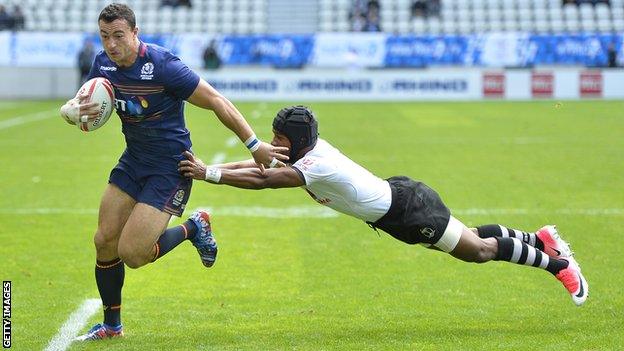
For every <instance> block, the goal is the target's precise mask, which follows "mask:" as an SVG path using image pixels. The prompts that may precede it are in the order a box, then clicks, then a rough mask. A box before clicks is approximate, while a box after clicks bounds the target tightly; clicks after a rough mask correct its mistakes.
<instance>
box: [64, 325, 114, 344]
mask: <svg viewBox="0 0 624 351" xmlns="http://www.w3.org/2000/svg"><path fill="white" fill-rule="evenodd" d="M123 335H124V333H123V327H122V326H121V325H120V326H118V327H109V326H107V325H106V324H96V325H94V326H93V327H92V328H91V329H89V331H88V332H87V333H86V334H83V335H80V336H78V337H76V338H75V339H74V340H76V341H92V340H102V339H110V338H117V337H121V336H123Z"/></svg>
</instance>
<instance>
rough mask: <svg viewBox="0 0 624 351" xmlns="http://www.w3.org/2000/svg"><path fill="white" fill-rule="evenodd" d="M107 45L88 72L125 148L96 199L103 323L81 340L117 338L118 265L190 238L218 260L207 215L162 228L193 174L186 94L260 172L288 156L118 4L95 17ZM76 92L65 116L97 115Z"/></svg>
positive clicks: (206, 259) (140, 261)
mask: <svg viewBox="0 0 624 351" xmlns="http://www.w3.org/2000/svg"><path fill="white" fill-rule="evenodd" d="M98 24H99V29H100V37H101V40H102V45H103V47H104V50H103V51H102V52H100V53H98V55H97V56H96V58H95V60H94V63H93V65H92V67H91V72H90V73H89V77H88V79H91V78H94V77H104V78H106V79H108V80H109V81H110V82H111V83H112V85H113V87H114V90H115V108H116V110H117V114H118V115H119V117H120V118H121V121H122V131H123V134H124V136H125V139H126V145H127V146H126V149H125V151H124V152H123V154H122V155H121V158H120V159H119V163H118V164H117V165H116V166H115V168H114V169H113V170H112V171H111V173H110V178H109V184H108V186H107V188H106V190H105V191H104V194H103V196H102V200H101V203H100V211H99V219H98V228H97V231H96V233H95V237H94V242H95V247H96V256H97V257H96V267H95V278H96V282H97V286H98V291H99V293H100V297H101V298H102V303H103V306H104V322H103V323H102V324H97V325H95V326H94V327H93V328H91V330H89V331H88V332H87V333H86V334H85V335H82V336H80V337H79V338H78V339H79V340H98V339H105V338H110V337H116V336H122V335H123V329H122V324H121V314H120V309H121V290H122V286H123V283H124V264H125V265H127V266H128V267H130V268H139V267H141V266H143V265H145V264H147V263H150V262H153V261H155V260H157V259H158V258H160V257H162V256H163V255H165V254H166V253H167V252H169V251H171V250H172V249H173V248H174V247H176V246H177V245H178V244H180V243H181V242H182V241H184V240H186V239H188V240H190V241H191V242H192V243H193V245H194V246H195V247H196V248H197V251H198V253H199V255H200V258H201V261H202V263H203V264H204V265H205V266H206V267H210V266H212V265H213V264H214V261H215V259H216V255H217V245H216V242H215V240H214V238H213V236H212V232H211V229H210V221H209V216H208V213H206V212H204V211H197V212H195V213H193V214H192V215H191V217H190V218H189V220H187V221H186V222H184V223H183V224H181V225H179V226H177V227H173V228H169V229H166V228H167V225H168V223H169V220H170V218H171V215H175V216H181V215H182V212H183V211H184V207H185V205H186V203H187V201H188V198H189V195H190V191H191V184H192V180H191V179H189V178H186V177H183V176H182V175H180V173H179V172H178V169H177V167H178V166H177V165H178V162H179V161H180V160H182V159H184V157H183V156H182V153H183V152H184V151H186V150H190V148H191V140H190V133H189V131H188V130H187V129H186V126H185V122H184V115H183V112H184V100H186V101H188V102H190V103H192V104H193V105H196V106H199V107H202V108H205V109H209V110H212V111H214V113H215V114H216V116H217V117H218V118H219V120H220V121H221V123H222V124H223V125H225V126H226V127H227V128H229V129H230V130H232V131H233V132H234V133H235V134H236V135H237V136H238V137H239V138H240V139H241V140H242V141H244V143H245V145H246V146H247V147H248V149H249V150H250V151H251V153H252V155H253V159H254V160H255V161H254V162H255V164H256V166H257V167H258V169H259V171H260V172H264V166H265V165H267V166H268V165H269V164H270V163H271V162H272V164H276V163H277V164H280V163H281V161H278V159H279V160H287V159H288V157H287V156H284V155H282V153H283V152H285V151H286V150H287V148H285V147H275V146H273V145H270V144H268V143H265V142H261V141H259V140H258V139H257V138H256V137H255V134H254V133H253V130H252V129H251V128H250V126H249V125H248V124H247V122H246V120H245V119H244V118H243V116H242V115H241V114H240V112H239V111H238V110H237V109H236V108H235V107H234V105H233V104H232V103H231V102H230V101H228V100H227V99H226V98H225V97H223V96H222V95H221V94H220V93H219V92H217V91H216V90H215V89H214V88H212V87H211V86H210V85H209V84H208V83H207V82H205V81H204V80H202V79H201V78H200V77H199V76H198V75H197V74H196V73H194V72H193V71H192V70H190V69H189V68H188V67H187V66H186V65H185V64H184V63H182V62H181V61H180V60H179V59H178V58H177V57H176V56H175V55H173V54H172V53H170V52H169V51H168V50H166V49H164V48H161V47H159V46H156V45H152V44H147V43H144V42H141V41H140V40H139V38H138V36H137V34H138V28H137V27H136V20H135V15H134V12H133V11H132V9H130V8H129V7H128V6H127V5H123V4H110V5H108V6H106V7H105V8H104V9H103V10H102V12H101V13H100V16H99V18H98ZM86 99H87V96H86V95H81V96H76V97H75V98H73V99H71V100H69V101H68V102H67V103H66V104H65V105H63V107H61V115H62V116H63V118H65V120H66V121H67V122H69V123H71V124H75V123H77V122H79V121H81V119H89V120H90V119H93V118H95V117H96V116H97V114H98V112H99V111H98V106H96V105H97V104H96V103H87V102H86Z"/></svg>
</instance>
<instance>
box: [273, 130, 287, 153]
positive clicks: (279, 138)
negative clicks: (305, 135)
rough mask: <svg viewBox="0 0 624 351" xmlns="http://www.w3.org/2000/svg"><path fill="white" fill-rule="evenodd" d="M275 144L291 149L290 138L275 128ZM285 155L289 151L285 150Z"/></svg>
mask: <svg viewBox="0 0 624 351" xmlns="http://www.w3.org/2000/svg"><path fill="white" fill-rule="evenodd" d="M271 145H273V146H285V147H287V148H288V149H289V150H290V140H288V138H287V137H286V136H285V135H284V134H280V133H278V132H277V131H275V130H273V140H271ZM283 154H284V155H288V152H283Z"/></svg>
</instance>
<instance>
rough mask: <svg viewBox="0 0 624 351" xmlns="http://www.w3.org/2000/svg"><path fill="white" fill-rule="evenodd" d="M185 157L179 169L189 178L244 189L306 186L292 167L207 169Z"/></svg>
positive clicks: (198, 161) (195, 159)
mask: <svg viewBox="0 0 624 351" xmlns="http://www.w3.org/2000/svg"><path fill="white" fill-rule="evenodd" d="M185 156H186V157H187V158H188V160H183V161H181V162H180V164H179V167H178V169H179V171H180V173H182V174H183V175H184V176H185V177H188V178H193V179H197V180H206V181H208V182H211V183H215V184H225V185H230V186H234V187H237V188H244V189H265V188H292V187H298V186H302V185H305V181H304V179H303V176H302V175H301V174H300V173H299V172H298V171H297V170H296V169H294V168H292V167H280V168H272V169H268V170H266V171H264V172H262V171H260V170H259V169H258V168H255V165H253V164H250V163H248V165H250V166H251V167H253V168H217V167H207V166H206V165H205V164H204V163H203V162H202V161H201V160H200V159H198V158H195V157H194V156H193V155H191V154H190V153H185ZM243 162H246V161H243ZM226 165H227V164H226ZM239 165H242V163H241V164H239Z"/></svg>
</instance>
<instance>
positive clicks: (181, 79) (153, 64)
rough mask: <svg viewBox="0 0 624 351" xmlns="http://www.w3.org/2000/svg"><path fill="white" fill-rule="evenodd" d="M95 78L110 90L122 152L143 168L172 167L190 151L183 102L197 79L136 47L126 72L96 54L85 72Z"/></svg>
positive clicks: (154, 51) (149, 47) (163, 52)
mask: <svg viewBox="0 0 624 351" xmlns="http://www.w3.org/2000/svg"><path fill="white" fill-rule="evenodd" d="M95 77H104V78H106V79H108V80H109V81H110V82H111V83H112V84H113V87H114V89H115V109H116V111H117V115H119V117H120V118H121V122H122V132H123V133H124V136H125V138H126V144H127V148H126V150H127V152H128V153H130V155H132V156H133V157H135V158H137V159H138V160H140V161H141V162H142V163H144V164H145V165H147V166H151V167H158V168H170V167H171V166H172V165H177V163H178V161H180V160H181V159H182V158H183V157H182V155H181V154H182V152H183V151H184V150H190V148H191V138H190V133H189V131H188V129H186V125H185V122H184V100H185V99H187V98H188V97H189V96H191V94H192V93H193V91H195V88H197V85H198V84H199V76H198V75H197V74H196V73H195V72H193V71H192V70H191V69H190V68H188V67H187V66H186V65H185V64H184V63H183V62H182V61H180V59H179V58H178V57H177V56H175V55H173V54H172V53H171V52H170V51H169V50H167V49H165V48H162V47H160V46H158V45H153V44H146V43H143V42H140V43H139V53H138V57H137V59H136V61H135V62H134V64H133V65H132V66H131V67H119V66H117V64H115V62H113V61H111V59H110V58H109V57H108V56H107V55H106V53H105V52H104V51H103V50H102V51H100V52H99V53H98V54H97V55H96V57H95V60H94V62H93V66H91V71H90V72H89V79H91V78H95Z"/></svg>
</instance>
